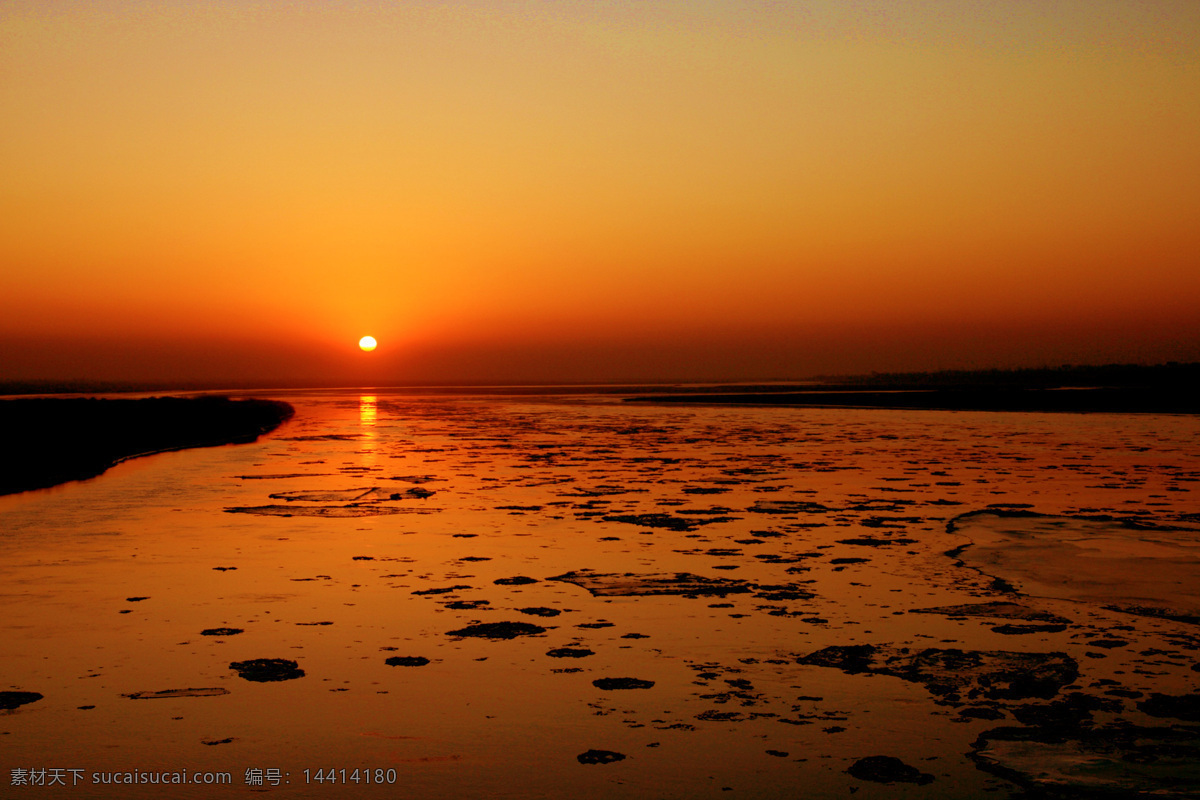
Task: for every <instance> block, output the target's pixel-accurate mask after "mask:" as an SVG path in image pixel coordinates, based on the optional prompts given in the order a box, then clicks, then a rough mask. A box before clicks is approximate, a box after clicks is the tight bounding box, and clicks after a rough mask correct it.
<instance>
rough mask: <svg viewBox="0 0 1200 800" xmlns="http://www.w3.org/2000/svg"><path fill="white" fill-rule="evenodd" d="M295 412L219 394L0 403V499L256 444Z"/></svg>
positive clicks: (278, 405) (270, 403)
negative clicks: (169, 458) (135, 462)
mask: <svg viewBox="0 0 1200 800" xmlns="http://www.w3.org/2000/svg"><path fill="white" fill-rule="evenodd" d="M293 411H294V410H293V409H292V407H291V406H290V405H289V404H287V403H284V402H280V401H277V400H261V399H248V400H232V399H230V398H228V397H216V396H209V397H195V398H180V397H150V398H142V399H137V400H134V399H98V398H14V399H10V400H0V442H2V449H0V454H2V457H0V495H4V494H13V493H16V492H23V491H27V490H29V489H44V488H47V487H50V486H56V485H58V484H60V483H66V482H67V481H76V480H84V479H86V478H94V477H95V476H97V475H99V474H101V473H102V472H104V471H105V470H107V469H108V468H109V467H111V466H113V465H115V464H117V463H120V462H121V461H124V460H126V459H128V458H134V457H136V456H142V455H150V454H151V453H161V452H164V451H167V450H182V449H184V448H189V447H213V446H216V445H223V444H240V443H246V442H253V441H254V440H255V439H257V438H258V437H259V436H260V435H262V434H264V433H267V432H268V431H271V430H274V429H275V428H277V427H278V426H279V425H280V424H281V423H283V422H284V421H285V420H287V419H289V418H290V417H291V416H292V414H293Z"/></svg>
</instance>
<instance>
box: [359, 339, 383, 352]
mask: <svg viewBox="0 0 1200 800" xmlns="http://www.w3.org/2000/svg"><path fill="white" fill-rule="evenodd" d="M358 346H359V347H361V348H362V349H363V350H364V351H366V352H368V353H369V352H371V351H372V350H374V349H375V348H376V347H378V346H379V342H377V341H375V337H374V336H364V337H362V338H361V339H359V340H358Z"/></svg>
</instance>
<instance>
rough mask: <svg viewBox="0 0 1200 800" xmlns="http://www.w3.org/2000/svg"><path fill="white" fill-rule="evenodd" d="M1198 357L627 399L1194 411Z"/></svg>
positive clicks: (1199, 409) (1199, 397)
mask: <svg viewBox="0 0 1200 800" xmlns="http://www.w3.org/2000/svg"><path fill="white" fill-rule="evenodd" d="M1196 386H1200V364H1194V363H1188V364H1178V363H1169V364H1158V365H1139V364H1107V365H1103V366H1069V365H1067V366H1062V367H1044V368H1037V369H1012V370H1001V369H989V370H975V371H967V370H948V371H943V372H907V373H874V374H871V375H859V376H841V377H829V378H821V379H818V381H816V382H813V383H811V384H809V385H805V386H800V385H796V384H792V385H779V386H769V387H768V386H738V387H724V388H722V387H715V386H705V387H695V388H692V387H679V388H672V389H670V390H666V387H664V390H666V391H663V393H661V394H654V395H647V396H640V397H628V398H625V399H626V401H627V402H643V403H695V404H705V405H707V404H712V403H718V404H730V405H754V406H767V405H769V406H776V405H778V406H809V407H834V408H847V407H849V408H885V409H913V410H930V411H1037V412H1074V413H1087V412H1094V413H1142V414H1197V413H1200V394H1198V393H1197V392H1196V391H1195V388H1194V387H1196Z"/></svg>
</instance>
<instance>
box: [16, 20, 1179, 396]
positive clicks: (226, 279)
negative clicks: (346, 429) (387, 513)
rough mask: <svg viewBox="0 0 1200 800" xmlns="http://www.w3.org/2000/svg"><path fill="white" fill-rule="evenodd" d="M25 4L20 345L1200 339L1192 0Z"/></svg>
mask: <svg viewBox="0 0 1200 800" xmlns="http://www.w3.org/2000/svg"><path fill="white" fill-rule="evenodd" d="M10 5H12V8H11V9H10V13H8V14H6V15H5V19H4V20H3V22H0V69H3V71H4V74H5V76H6V78H8V79H7V80H5V81H2V82H0V107H3V108H4V109H5V110H6V112H7V113H6V114H4V115H3V119H0V137H2V138H3V140H4V142H5V147H4V148H3V151H2V152H0V172H2V174H4V176H5V179H4V181H3V182H0V380H4V379H6V378H30V377H37V376H41V377H47V378H49V377H55V378H65V377H71V376H72V375H76V374H82V372H87V374H89V375H91V374H93V373H94V374H108V375H112V376H114V377H115V376H128V375H134V374H137V375H153V374H159V373H161V372H162V371H163V370H167V371H169V372H170V373H171V374H172V375H174V374H176V372H178V374H180V375H184V374H188V371H189V370H191V371H192V372H193V373H195V374H201V373H203V374H206V375H207V374H210V373H211V374H219V373H221V371H222V370H225V372H226V373H227V374H229V375H230V376H245V377H246V379H247V380H252V379H254V378H255V376H259V375H264V374H268V373H270V374H276V373H278V374H280V375H283V374H289V375H295V376H296V377H297V379H302V378H308V377H317V376H321V375H327V376H330V379H331V380H332V379H334V378H333V376H335V375H336V376H342V375H347V376H349V377H347V378H346V379H347V380H356V379H358V377H361V376H365V375H367V374H368V373H369V376H370V377H371V378H372V379H373V380H381V381H384V380H390V379H404V380H425V379H429V380H435V379H441V377H440V376H445V375H449V374H455V375H459V374H461V376H462V377H463V378H467V377H470V376H471V375H478V376H483V375H488V376H494V375H496V374H501V373H503V370H504V369H511V371H512V375H513V377H514V379H516V377H517V375H518V373H519V374H520V375H521V376H524V377H528V376H530V375H541V376H543V377H544V378H545V379H546V380H554V379H555V376H557V375H565V374H568V373H570V374H571V375H578V374H584V373H586V372H587V370H588V369H589V367H590V368H592V371H593V373H594V375H595V378H596V379H597V380H603V379H605V378H606V376H607V377H613V378H614V379H615V377H616V375H617V373H618V372H620V370H621V369H624V367H625V366H629V367H630V368H631V369H632V368H635V367H636V368H637V369H638V370H643V371H644V372H646V373H651V372H652V366H651V364H652V363H654V364H661V365H666V368H673V367H674V366H679V368H680V369H681V370H682V372H681V374H680V375H679V376H674V375H673V376H672V377H683V376H686V374H694V373H698V371H704V372H705V374H706V375H707V374H708V373H709V371H710V370H711V372H712V373H714V374H726V375H727V376H728V377H729V378H731V379H735V378H743V377H750V376H749V375H747V374H746V373H745V370H746V369H747V368H748V367H746V365H748V364H758V365H762V366H761V368H762V369H766V368H768V367H770V368H771V369H772V370H773V371H775V372H777V373H786V374H790V375H793V376H797V377H802V376H804V375H807V374H810V373H811V372H813V371H819V372H827V371H830V370H837V369H838V367H837V366H836V364H837V363H846V364H847V365H850V364H853V365H854V366H847V367H846V368H847V369H853V370H858V369H864V368H865V369H868V370H872V369H874V370H888V369H890V368H892V367H893V366H894V365H895V364H896V363H897V361H898V360H899V361H903V362H904V363H905V364H909V365H916V366H923V367H924V368H939V367H942V366H945V367H950V366H961V365H962V362H963V360H967V361H975V360H978V361H981V362H985V363H982V364H980V365H981V366H986V365H987V363H986V362H987V361H988V360H989V359H996V358H1002V359H1003V360H1004V361H1005V363H1021V362H1023V361H1025V362H1037V363H1040V362H1042V361H1043V360H1045V359H1049V360H1050V362H1051V363H1061V362H1064V361H1068V360H1072V359H1076V358H1083V357H1087V358H1089V359H1099V360H1101V361H1116V360H1123V359H1127V358H1129V357H1131V355H1132V356H1135V357H1136V358H1137V360H1149V361H1155V360H1159V361H1161V360H1200V301H1197V300H1196V298H1198V297H1200V270H1198V269H1196V265H1197V264H1198V263H1200V227H1198V226H1196V224H1195V220H1196V219H1200V192H1198V191H1197V189H1196V187H1197V186H1200V148H1196V147H1195V146H1194V143H1195V142H1196V141H1200V104H1197V103H1196V102H1195V98H1196V96H1197V95H1198V94H1200V51H1198V50H1197V49H1196V48H1194V47H1193V46H1192V43H1193V42H1194V41H1196V40H1197V39H1198V38H1200V3H1195V2H1193V1H1192V0H1162V1H1161V2H1158V3H1153V4H1146V3H1142V2H1139V0H1112V2H1109V3H1105V4H1101V6H1095V5H1094V4H1061V3H1060V4H1050V5H1049V6H1045V7H1043V6H1036V7H1035V5H1036V4H1035V5H1027V4H1015V5H1014V4H1000V5H995V4H969V3H968V4H963V3H954V2H951V0H931V2H929V3H925V4H913V3H902V2H890V1H889V0H883V1H882V2H880V3H879V4H877V7H876V8H875V10H874V11H872V12H871V13H866V12H864V11H863V9H862V7H861V4H854V3H845V2H842V0H812V2H809V3H804V4H788V3H777V4H741V3H732V2H729V3H722V2H718V3H712V4H703V8H700V7H697V6H696V5H695V4H688V3H683V2H681V1H679V0H670V2H665V3H656V4H601V5H600V6H595V7H594V6H593V5H592V4H573V5H572V4H551V3H550V2H549V0H522V2H519V3H514V4H505V5H504V6H503V7H501V8H491V7H488V6H486V5H482V6H478V7H476V6H468V7H463V8H460V7H458V6H455V5H453V4H452V5H450V6H447V5H445V4H358V3H351V4H338V5H330V6H325V5H320V4H305V3H302V4H298V5H297V4H291V5H278V4H239V3H233V4H221V5H217V6H203V7H202V6H197V5H194V4H187V3H178V2H167V3H163V4H156V5H155V6H154V9H153V11H149V10H147V9H144V8H142V7H141V6H138V5H136V4H134V5H130V4H105V3H101V4H74V5H68V6H66V7H62V8H59V7H53V8H50V7H49V6H47V4H44V3H38V2H34V0H17V2H15V3H14V4H10ZM1000 9H1003V11H1001V10H1000ZM114 42H119V43H120V47H116V48H115V47H114V46H113V43H114ZM989 326H990V328H989ZM362 329H368V330H371V331H373V334H374V336H375V337H379V338H380V339H382V341H384V342H386V346H385V348H384V349H383V350H382V351H377V350H375V349H374V348H372V347H366V346H363V345H362V344H361V342H360V348H361V349H362V351H364V352H369V353H373V355H372V356H371V357H370V358H362V359H351V358H348V357H347V347H348V345H349V342H351V341H354V337H355V336H357V335H359V333H360V332H361V330H362ZM934 330H937V331H939V332H940V333H939V335H938V337H935V336H934V335H933V334H932V333H930V332H931V331H934ZM985 330H990V331H991V335H990V336H989V335H988V334H985V333H984V332H983V331H985ZM1122 330H1129V331H1139V332H1140V333H1138V335H1137V337H1134V338H1131V335H1127V334H1125V333H1122ZM1039 336H1044V337H1045V338H1044V340H1039V339H1038V337H1039ZM939 337H940V338H939ZM1138 337H1140V338H1138ZM366 338H370V337H364V339H363V340H362V341H365V340H366ZM956 341H957V342H960V343H961V342H967V341H979V342H986V343H987V344H988V346H987V347H982V346H981V347H978V348H977V349H975V350H973V351H967V350H955V349H954V348H953V347H952V345H953V343H954V342H956ZM631 342H636V343H637V346H635V345H633V344H631ZM689 342H691V343H692V344H689ZM897 342H906V343H907V344H906V345H905V348H904V349H901V350H897V349H896V347H895V345H896V343H897ZM1031 342H1034V343H1035V344H1036V346H1035V345H1034V344H1031ZM1072 342H1074V343H1086V345H1085V344H1070V343H1072ZM1135 342H1136V343H1135ZM281 343H286V344H281ZM376 345H377V342H376ZM564 348H575V349H576V353H577V357H576V358H574V359H572V358H569V357H566V356H564V355H563V350H564ZM168 351H170V352H168ZM835 351H836V352H838V353H840V354H841V355H839V356H838V357H837V358H834V357H833V356H831V355H830V354H831V353H833V352H835ZM631 352H632V353H634V355H632V356H631V355H630V353H631ZM717 353H720V354H721V355H720V356H719V357H718V356H717ZM885 353H886V354H887V355H886V356H885V355H884V354H885ZM1000 353H1003V354H1004V355H1003V356H1000V355H998V354H1000ZM172 354H173V356H174V357H173V358H172ZM501 354H503V355H501ZM656 359H657V360H656ZM839 359H840V362H839ZM685 365H690V366H685ZM695 365H701V367H697V366H695ZM618 368H620V369H618ZM755 369H756V370H758V369H759V367H756V368H755ZM353 370H357V372H354V371H353ZM363 379H364V380H365V379H366V378H363ZM481 379H482V378H481Z"/></svg>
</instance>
